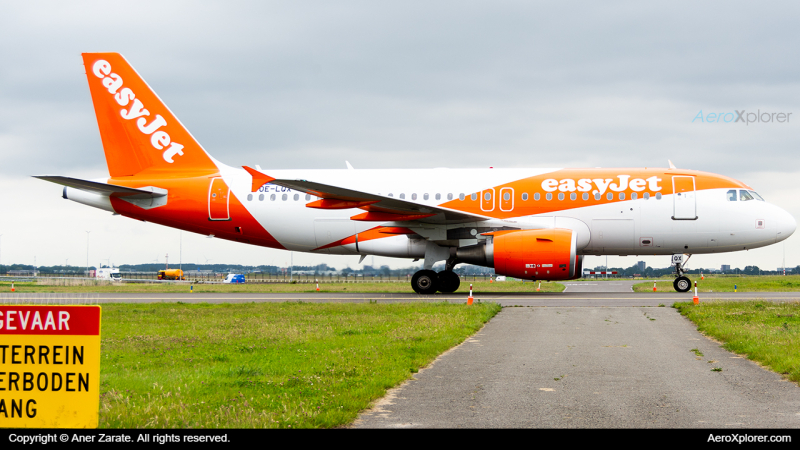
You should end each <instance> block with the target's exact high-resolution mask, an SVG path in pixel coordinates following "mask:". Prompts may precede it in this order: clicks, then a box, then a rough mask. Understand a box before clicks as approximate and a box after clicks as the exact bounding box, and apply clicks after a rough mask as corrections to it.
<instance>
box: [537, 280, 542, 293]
mask: <svg viewBox="0 0 800 450" xmlns="http://www.w3.org/2000/svg"><path fill="white" fill-rule="evenodd" d="M541 288H542V282H541V281H540V282H539V286H537V287H536V292H539V289H541Z"/></svg>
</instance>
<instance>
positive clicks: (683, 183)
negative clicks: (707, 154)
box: [672, 175, 697, 220]
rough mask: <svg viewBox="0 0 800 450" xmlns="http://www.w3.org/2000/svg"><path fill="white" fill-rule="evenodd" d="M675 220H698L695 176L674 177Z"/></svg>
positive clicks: (673, 215) (673, 214) (673, 216)
mask: <svg viewBox="0 0 800 450" xmlns="http://www.w3.org/2000/svg"><path fill="white" fill-rule="evenodd" d="M672 192H673V195H672V201H673V213H672V219H673V220H696V219H697V198H696V194H695V188H694V177H692V176H686V175H684V176H674V177H672Z"/></svg>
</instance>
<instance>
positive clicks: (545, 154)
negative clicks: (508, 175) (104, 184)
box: [0, 1, 800, 270]
mask: <svg viewBox="0 0 800 450" xmlns="http://www.w3.org/2000/svg"><path fill="white" fill-rule="evenodd" d="M798 23H800V4H797V3H796V2H788V1H786V2H781V1H775V2H735V1H719V2H695V1H692V2H680V1H670V2H634V1H630V2H583V3H570V2H531V1H520V2H516V1H493V2H469V1H424V2H414V1H403V2H374V1H363V2H353V1H339V2H327V1H286V2H264V1H257V2H256V1H252V2H251V1H225V2H203V1H186V2H180V1H137V2H123V1H119V2H113V1H85V2H61V1H53V2H47V1H28V2H8V1H3V2H0V42H1V44H0V58H1V59H0V61H2V63H0V187H2V192H3V195H2V197H0V198H1V199H0V234H1V235H2V236H0V263H3V264H8V263H24V264H33V263H34V258H36V263H37V264H38V265H55V264H64V263H65V262H68V263H69V264H73V265H84V264H86V259H87V233H86V231H90V232H91V233H90V234H88V240H89V242H88V244H89V263H90V264H98V263H100V262H101V261H102V262H103V263H106V262H109V261H110V262H112V263H117V264H119V263H145V262H155V261H156V260H158V261H159V262H164V255H165V254H167V253H169V255H170V261H171V262H176V263H177V262H178V259H179V257H180V259H182V261H183V262H197V263H204V262H206V261H208V262H211V263H240V264H275V265H286V264H288V261H289V254H288V253H287V252H281V251H277V250H271V249H263V248H258V247H248V246H244V245H242V244H238V243H232V242H228V241H222V240H218V239H208V238H205V237H202V236H197V235H192V234H190V233H182V236H181V233H179V232H178V231H177V230H173V229H169V228H166V227H162V226H159V225H155V224H149V223H142V222H138V221H134V220H130V219H126V218H122V217H112V216H111V215H110V214H109V213H106V212H103V211H100V210H96V209H93V208H90V207H86V206H83V205H79V204H77V203H74V202H68V201H64V200H62V199H61V198H60V194H61V189H60V188H59V187H58V186H56V185H53V184H50V183H47V182H43V181H39V180H36V179H33V178H31V175H41V174H58V175H68V176H75V177H84V178H97V177H103V176H105V175H107V169H106V166H105V160H104V157H103V152H102V147H101V143H100V139H99V134H98V131H97V123H96V120H95V117H94V110H93V108H92V103H91V99H90V96H89V90H88V86H87V81H86V77H85V74H84V70H83V66H82V61H81V57H80V54H81V52H97V51H113V52H119V53H122V54H123V55H125V57H126V58H127V59H128V61H129V62H130V63H131V64H132V65H133V66H134V67H135V68H136V70H137V71H138V72H139V73H140V74H141V75H142V76H143V77H144V78H145V79H146V80H147V82H148V83H149V84H150V85H151V86H152V87H153V88H154V89H155V91H156V92H157V93H158V94H159V96H160V97H161V98H162V99H163V100H164V101H165V102H166V103H167V104H168V105H169V106H170V108H171V109H172V111H173V112H174V113H175V114H176V115H177V116H178V117H179V118H180V119H181V121H182V122H183V124H184V125H186V127H187V128H188V129H189V130H190V131H191V132H192V133H193V134H194V135H195V137H196V138H197V139H198V140H199V142H200V143H201V144H202V145H203V146H204V147H205V148H206V150H207V151H209V152H210V153H211V154H213V155H214V156H215V157H216V158H217V159H219V160H221V161H223V162H225V163H228V164H230V165H234V166H236V165H243V164H259V165H261V166H262V167H263V168H272V169H284V168H315V169H319V168H343V167H344V164H345V163H344V161H345V160H349V161H350V162H351V163H352V164H353V165H354V166H355V167H356V168H357V169H359V168H431V167H452V168H462V167H488V166H494V167H597V166H602V167H631V166H633V167H642V166H647V167H656V166H661V167H665V166H666V165H667V159H670V160H672V162H673V163H674V164H675V165H676V166H678V167H680V168H689V169H697V170H704V171H709V172H715V173H721V174H725V175H728V176H731V177H734V178H737V179H740V180H742V181H744V182H745V183H747V184H749V185H751V186H752V187H753V188H755V189H756V190H757V191H758V192H759V193H760V194H762V195H763V196H764V197H765V198H766V199H767V201H770V202H772V203H775V204H777V205H779V206H781V207H783V208H785V209H787V210H788V211H789V212H791V213H792V214H793V215H794V216H795V217H796V218H800V205H798V201H797V200H798V198H800V187H798V180H800V169H799V168H798V167H797V156H796V155H797V150H798V149H797V147H798V130H799V129H800V128H798V126H800V117H798V116H800V107H798V100H800V85H799V84H798V72H799V69H800V58H798V49H800V33H798V32H797V24H798ZM741 110H745V111H747V112H750V111H753V112H755V111H758V110H760V111H767V112H784V113H792V115H791V116H790V120H789V122H788V123H757V124H749V125H747V124H742V123H734V122H731V123H725V122H724V121H722V122H714V123H708V122H701V121H699V120H694V121H693V119H695V118H696V116H697V115H698V113H700V111H702V112H703V114H708V113H710V112H714V113H734V112H735V111H741ZM732 117H734V115H731V116H728V118H732ZM181 242H182V250H181V244H180V243H181ZM783 250H784V244H777V245H775V246H772V247H767V248H763V249H758V250H753V251H749V252H738V253H728V254H721V255H698V256H695V257H694V258H693V260H692V261H691V262H690V266H691V267H717V268H718V267H719V265H720V264H731V265H732V266H734V267H736V266H739V267H744V266H745V265H751V264H756V265H759V266H760V267H762V268H767V269H772V270H774V269H775V268H777V267H778V266H780V265H781V262H782V255H783ZM785 250H786V263H787V266H790V267H793V266H796V265H798V264H800V238H798V237H797V236H793V237H791V238H790V239H788V240H787V241H786V244H785ZM179 253H180V256H179ZM637 259H644V260H645V261H647V262H648V264H649V265H652V266H654V267H666V266H667V265H668V262H669V261H668V258H667V257H652V256H651V257H642V258H636V257H627V258H619V257H610V258H609V264H610V265H622V266H625V267H627V266H630V265H632V264H634V263H635V262H636V260H637ZM357 261H358V258H357V257H331V256H317V255H306V254H298V253H295V255H294V262H295V264H317V263H322V262H326V263H328V264H331V265H333V266H336V267H340V268H342V267H345V266H346V265H350V266H351V267H356V265H357ZM370 262H371V260H369V259H368V260H367V261H366V263H370ZM375 262H376V264H378V265H380V264H390V265H392V266H393V267H404V266H408V265H410V261H407V260H392V259H388V258H376V261H375ZM604 262H605V259H604V258H601V257H590V258H588V260H587V265H588V266H589V267H594V266H595V265H597V264H604Z"/></svg>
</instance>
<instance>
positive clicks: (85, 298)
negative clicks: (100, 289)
mask: <svg viewBox="0 0 800 450" xmlns="http://www.w3.org/2000/svg"><path fill="white" fill-rule="evenodd" d="M99 303H100V294H98V293H72V292H70V293H55V292H24V293H23V292H15V293H11V292H2V293H0V305H73V306H77V305H97V304H99Z"/></svg>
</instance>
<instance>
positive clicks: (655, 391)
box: [353, 307, 800, 428]
mask: <svg viewBox="0 0 800 450" xmlns="http://www.w3.org/2000/svg"><path fill="white" fill-rule="evenodd" d="M714 368H719V369H722V370H721V371H712V369H714ZM353 426H354V427H356V428H405V427H421V428H439V427H443V428H461V427H463V428H475V427H491V428H509V427H510V428H518V427H544V428H562V427H563V428H648V427H659V428H775V427H778V428H796V427H798V426H800V387H798V386H797V385H795V384H794V383H791V382H787V381H784V380H782V378H781V376H780V375H777V374H775V373H772V372H769V371H767V370H764V369H762V368H760V367H759V366H757V365H756V364H755V363H753V362H751V361H749V360H747V359H743V358H741V357H738V356H736V355H734V354H732V353H729V352H727V351H725V350H722V349H721V348H720V346H719V345H718V344H716V343H714V342H712V341H711V340H709V339H707V338H705V337H703V336H702V335H700V334H699V333H698V332H697V331H696V330H695V327H694V325H693V324H692V323H691V322H689V321H688V320H686V319H685V318H683V317H682V316H681V315H680V314H678V313H677V312H676V311H675V310H674V309H672V308H657V307H656V308H643V307H628V308H558V307H555V308H553V307H548V308H504V309H503V311H502V312H501V313H500V314H498V315H497V316H496V317H495V318H494V319H492V320H491V321H490V322H489V323H488V324H487V325H486V326H485V327H484V328H483V330H481V331H480V332H479V333H477V334H476V335H475V336H474V337H473V338H471V339H469V340H468V341H467V342H465V343H464V344H462V345H460V346H459V347H456V348H455V349H453V350H451V351H449V352H448V353H446V354H444V355H442V356H441V357H440V358H439V359H437V360H436V361H435V362H434V363H433V364H432V365H431V366H429V367H428V368H426V369H424V370H422V371H420V372H419V373H418V374H416V376H415V378H414V379H413V380H411V381H409V382H407V383H406V384H404V385H403V386H401V387H399V388H397V389H395V390H393V391H392V392H391V393H390V394H389V395H388V396H387V397H386V398H384V399H383V400H382V401H381V402H380V403H378V405H377V406H376V407H375V408H374V409H373V410H369V411H366V412H364V413H363V414H362V415H361V416H360V417H359V419H358V420H357V421H356V422H355V424H354V425H353Z"/></svg>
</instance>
